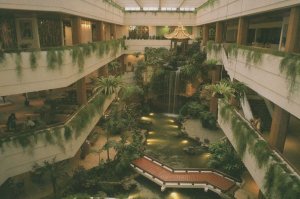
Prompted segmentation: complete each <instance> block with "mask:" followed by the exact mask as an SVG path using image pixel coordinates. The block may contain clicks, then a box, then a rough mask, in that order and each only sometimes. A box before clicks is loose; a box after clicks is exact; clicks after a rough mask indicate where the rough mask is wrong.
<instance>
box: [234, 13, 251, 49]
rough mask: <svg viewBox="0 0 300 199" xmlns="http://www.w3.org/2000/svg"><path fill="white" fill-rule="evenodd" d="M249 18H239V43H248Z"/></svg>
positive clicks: (237, 41)
mask: <svg viewBox="0 0 300 199" xmlns="http://www.w3.org/2000/svg"><path fill="white" fill-rule="evenodd" d="M248 25H249V23H248V20H247V19H246V18H245V17H240V18H239V24H238V32H237V40H236V43H237V44H239V45H246V44H247V34H248Z"/></svg>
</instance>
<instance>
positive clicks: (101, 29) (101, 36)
mask: <svg viewBox="0 0 300 199" xmlns="http://www.w3.org/2000/svg"><path fill="white" fill-rule="evenodd" d="M100 41H105V24H104V22H103V21H100Z"/></svg>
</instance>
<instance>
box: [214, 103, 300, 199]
mask: <svg viewBox="0 0 300 199" xmlns="http://www.w3.org/2000/svg"><path fill="white" fill-rule="evenodd" d="M224 107H225V104H224V102H221V110H220V111H221V116H222V118H223V119H224V120H226V121H229V122H231V126H232V131H233V136H234V139H235V141H236V145H237V151H238V152H239V154H240V155H241V157H243V153H244V152H245V149H246V148H247V147H248V150H249V152H250V153H251V154H252V155H253V156H254V157H255V160H256V164H257V165H258V166H259V167H260V168H261V167H267V168H268V171H267V173H266V175H265V179H264V189H265V193H267V198H280V199H281V198H286V199H288V198H299V196H300V181H299V178H295V177H294V174H293V173H292V172H291V171H290V169H289V168H287V167H286V166H285V163H283V162H282V160H281V159H279V158H277V156H276V155H275V154H274V152H273V150H272V149H271V148H270V147H269V146H268V144H267V143H266V141H265V140H261V139H259V137H258V135H257V133H256V132H255V131H254V129H253V128H251V126H250V124H249V123H247V122H246V121H244V120H243V119H242V118H241V116H240V115H238V114H237V112H236V111H235V110H234V109H233V108H232V107H231V106H226V108H224ZM222 109H224V110H222ZM228 115H229V117H228ZM224 116H226V117H224ZM243 150H244V151H243Z"/></svg>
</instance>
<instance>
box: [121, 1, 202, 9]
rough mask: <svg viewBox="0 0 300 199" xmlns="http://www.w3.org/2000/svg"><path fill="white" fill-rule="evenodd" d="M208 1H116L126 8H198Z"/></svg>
mask: <svg viewBox="0 0 300 199" xmlns="http://www.w3.org/2000/svg"><path fill="white" fill-rule="evenodd" d="M206 1H207V0H115V2H116V3H117V4H119V5H120V6H122V7H124V8H126V7H142V8H144V7H154V8H164V7H167V8H197V7H199V6H201V5H202V4H203V3H205V2H206Z"/></svg>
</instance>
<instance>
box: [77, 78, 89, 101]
mask: <svg viewBox="0 0 300 199" xmlns="http://www.w3.org/2000/svg"><path fill="white" fill-rule="evenodd" d="M76 94H77V103H78V104H79V105H83V104H86V103H87V95H86V84H85V77H83V78H81V79H80V80H78V81H77V82H76Z"/></svg>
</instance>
